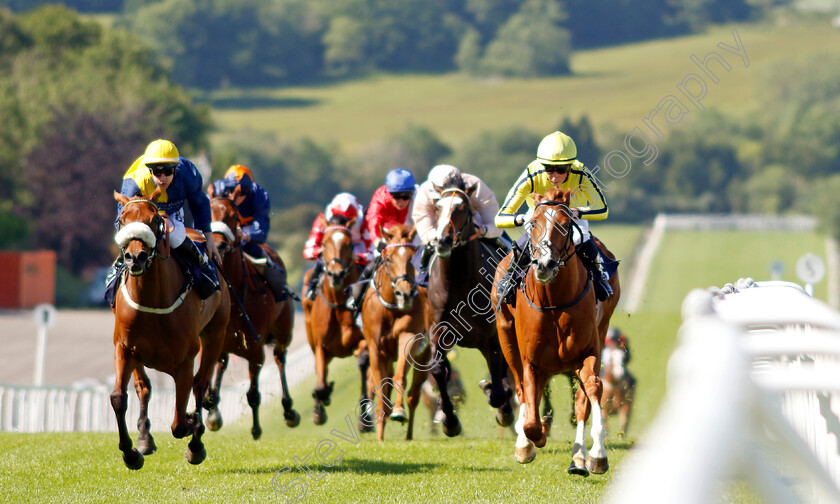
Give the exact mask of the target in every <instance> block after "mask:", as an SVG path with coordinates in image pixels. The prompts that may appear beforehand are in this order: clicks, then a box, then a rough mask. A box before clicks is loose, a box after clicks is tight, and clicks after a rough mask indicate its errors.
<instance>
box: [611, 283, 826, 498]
mask: <svg viewBox="0 0 840 504" xmlns="http://www.w3.org/2000/svg"><path fill="white" fill-rule="evenodd" d="M739 287H740V288H736V287H735V286H732V285H731V284H728V285H727V286H726V287H725V288H724V289H722V290H721V291H716V292H710V291H702V290H696V291H693V292H692V293H690V294H689V296H688V297H687V298H686V300H685V302H684V303H683V317H684V323H683V326H682V327H681V328H680V333H679V345H678V347H677V349H676V350H675V351H674V353H673V355H672V356H671V359H670V361H669V365H668V394H667V396H666V398H665V401H664V403H663V407H662V409H661V410H660V412H659V414H658V416H657V418H656V420H655V421H654V422H653V424H652V426H651V427H650V428H649V429H648V431H647V432H646V433H645V435H644V437H643V438H642V439H641V440H640V442H639V445H638V446H639V448H638V449H637V450H636V451H635V452H634V453H632V454H631V455H629V456H628V458H627V459H626V460H625V462H624V463H623V470H622V471H621V473H620V474H619V475H618V477H617V478H616V481H615V482H614V485H613V486H612V487H611V488H610V490H609V492H608V502H610V503H613V504H621V503H631V502H646V503H671V502H680V503H688V504H693V503H697V504H700V503H708V502H720V501H721V499H720V497H721V493H722V491H723V489H724V488H725V486H726V484H727V483H730V482H732V481H733V480H737V481H744V482H746V483H748V484H749V485H750V486H751V487H752V489H753V490H754V492H755V493H756V494H757V495H758V496H759V497H760V498H761V499H762V501H764V502H771V503H788V502H818V503H823V502H825V503H838V502H840V420H838V417H839V416H840V314H838V313H837V312H836V311H834V310H832V309H831V308H829V307H828V306H827V305H825V304H823V303H822V302H820V301H818V300H815V299H813V298H811V297H810V296H808V295H807V294H805V292H804V290H803V289H802V288H801V287H799V286H797V285H795V284H791V283H787V282H759V283H757V284H753V283H752V281H751V280H749V279H748V280H746V281H741V282H740V286H739Z"/></svg>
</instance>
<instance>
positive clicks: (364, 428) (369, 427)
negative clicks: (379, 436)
mask: <svg viewBox="0 0 840 504" xmlns="http://www.w3.org/2000/svg"><path fill="white" fill-rule="evenodd" d="M358 428H359V432H373V426H372V425H368V424H366V423H364V422H361V421H360V422H359V425H358Z"/></svg>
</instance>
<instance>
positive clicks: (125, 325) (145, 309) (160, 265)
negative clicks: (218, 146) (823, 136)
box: [111, 189, 230, 469]
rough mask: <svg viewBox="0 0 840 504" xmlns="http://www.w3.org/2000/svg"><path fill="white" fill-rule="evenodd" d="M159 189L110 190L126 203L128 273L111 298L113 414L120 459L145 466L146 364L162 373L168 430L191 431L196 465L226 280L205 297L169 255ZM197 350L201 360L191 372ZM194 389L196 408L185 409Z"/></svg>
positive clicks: (148, 444) (201, 454) (122, 234)
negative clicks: (132, 414) (129, 414)
mask: <svg viewBox="0 0 840 504" xmlns="http://www.w3.org/2000/svg"><path fill="white" fill-rule="evenodd" d="M159 194H160V190H159V189H158V190H156V191H155V192H154V193H153V194H152V195H151V196H150V197H148V198H142V197H135V198H131V199H129V198H127V197H126V196H124V195H122V194H119V193H116V192H115V193H114V199H116V200H117V201H118V202H120V203H121V204H122V205H123V209H122V212H121V213H120V216H119V224H120V230H119V232H118V233H117V235H116V237H115V240H116V241H117V243H118V244H119V246H120V250H121V253H122V255H123V259H124V260H125V271H126V273H125V276H124V277H123V279H122V287H121V288H120V289H119V291H118V292H117V295H116V300H115V304H114V315H115V323H114V364H115V367H116V382H115V383H114V391H113V392H112V393H111V406H112V407H113V408H114V413H116V416H117V427H118V428H119V433H120V450H121V451H122V452H123V461H124V462H125V465H126V466H127V467H128V468H129V469H140V468H141V467H143V454H146V455H148V454H150V453H154V452H155V450H156V447H155V443H154V439H153V438H152V436H151V434H149V427H150V425H149V419H148V406H149V399H150V396H151V392H152V389H151V384H150V382H149V377H148V376H147V375H146V372H145V370H144V367H150V368H152V369H157V370H158V371H162V372H164V373H167V374H169V375H170V376H172V378H173V379H174V380H175V419H174V421H173V422H172V435H173V436H175V437H176V438H178V439H180V438H183V437H186V436H188V435H192V440H191V441H190V442H189V444H188V445H187V452H186V457H187V461H189V462H190V463H191V464H200V463H201V462H202V461H203V460H204V458H205V457H206V456H207V452H206V451H205V449H204V445H203V444H202V442H201V436H202V434H203V433H204V424H203V423H202V419H201V400H202V399H203V398H204V395H205V393H206V392H207V387H208V385H209V383H210V375H211V373H212V372H213V363H214V362H216V360H218V358H219V353H220V352H221V350H222V344H223V343H224V335H225V328H226V327H227V325H228V319H229V317H230V298H229V296H228V290H227V288H226V287H225V286H224V284H222V289H221V291H220V292H216V293H215V294H213V295H212V296H211V297H210V298H208V299H206V300H205V301H204V302H202V301H201V300H200V299H199V297H198V294H197V293H196V292H195V290H194V289H191V284H189V283H188V282H187V279H186V276H185V275H184V272H183V271H182V269H181V267H180V266H179V265H178V264H177V263H176V262H175V261H170V260H168V259H170V256H169V242H168V239H167V238H168V234H167V233H166V221H165V218H164V217H163V216H161V215H160V214H159V213H158V209H157V206H156V205H155V204H154V200H156V199H157V196H158V195H159ZM199 350H200V351H201V360H200V364H199V368H198V372H197V373H194V371H193V370H194V364H195V356H196V354H198V352H199ZM132 372H133V373H134V388H135V389H136V391H137V397H138V398H139V399H140V419H139V420H138V423H137V424H138V428H139V430H140V435H139V437H138V439H137V447H138V448H139V451H138V450H136V449H134V448H132V446H131V437H129V435H128V429H127V428H126V424H125V413H126V409H127V408H128V396H127V394H126V388H127V386H128V380H129V374H131V373H132ZM191 388H192V392H193V397H194V399H195V404H196V409H195V412H194V413H191V414H189V415H187V413H186V410H187V402H188V401H189V394H190V389H191Z"/></svg>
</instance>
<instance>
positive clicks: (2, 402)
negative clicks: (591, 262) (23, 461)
mask: <svg viewBox="0 0 840 504" xmlns="http://www.w3.org/2000/svg"><path fill="white" fill-rule="evenodd" d="M267 350H268V349H267ZM266 353H269V352H268V351H267V352H266ZM267 357H268V358H267V359H266V364H265V365H264V366H263V369H262V372H261V373H260V393H261V395H262V404H267V403H268V402H269V401H271V400H272V399H274V398H278V397H280V396H281V395H282V389H281V386H280V373H279V371H278V370H277V366H275V365H274V363H273V358H272V357H271V355H270V353H269V355H268V356H267ZM314 365H315V364H314V358H313V356H312V351H311V350H310V349H309V347H302V348H300V349H298V350H296V351H294V352H291V353H290V354H288V355H287V356H286V379H287V383H288V385H289V387H290V388H293V387H295V386H297V385H298V384H300V383H301V382H302V381H303V380H305V379H306V378H307V377H308V376H309V375H311V374H312V370H313V369H314ZM248 387H249V382H248V381H247V380H244V381H241V382H239V383H237V384H236V385H233V386H223V387H222V391H221V402H220V405H219V410H220V412H221V414H222V418H223V419H224V420H225V422H226V423H228V424H230V423H233V422H234V421H236V420H237V419H238V418H239V417H240V416H241V415H242V414H243V413H248V412H250V407H249V406H248V402H247V400H246V399H245V393H246V392H247V390H248ZM110 395H111V390H107V389H106V387H105V386H101V387H98V388H92V389H91V388H85V389H74V388H58V387H22V386H12V385H2V384H0V431H9V432H74V431H75V432H92V431H93V432H97V431H100V432H101V431H116V430H117V423H116V420H115V417H114V410H113V409H112V408H111V399H110ZM192 408H194V401H193V400H192V396H191V397H190V405H189V406H188V410H191V409H192ZM139 414H140V410H139V402H138V401H137V395H136V394H135V393H134V390H133V387H132V386H130V385H129V387H128V413H127V414H126V422H127V424H128V425H129V428H131V426H133V425H134V424H135V423H136V420H137V417H138V416H139ZM174 415H175V390H174V388H172V387H155V388H154V389H153V390H152V398H151V400H150V401H149V419H150V420H151V423H152V431H154V432H157V431H169V428H170V425H171V424H172V420H173V418H174Z"/></svg>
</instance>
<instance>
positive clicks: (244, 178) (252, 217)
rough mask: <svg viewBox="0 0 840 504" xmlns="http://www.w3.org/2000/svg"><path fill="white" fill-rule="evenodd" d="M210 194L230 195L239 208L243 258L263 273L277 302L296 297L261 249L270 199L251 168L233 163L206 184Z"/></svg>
mask: <svg viewBox="0 0 840 504" xmlns="http://www.w3.org/2000/svg"><path fill="white" fill-rule="evenodd" d="M208 193H209V194H210V196H211V197H213V196H220V197H223V198H228V199H230V200H231V201H232V202H233V204H234V205H235V206H236V211H237V212H239V227H240V229H241V235H242V243H241V245H242V252H244V253H245V258H246V259H248V261H249V262H251V264H253V265H254V266H255V268H256V269H257V271H258V272H259V273H260V275H262V277H263V279H264V280H265V282H266V284H267V285H268V288H269V289H271V293H272V294H274V300H275V301H276V302H280V301H285V300H286V298H288V297H289V296H290V295H291V296H292V297H295V296H294V294H293V293H292V292H291V290H290V289H289V286H288V285H287V283H286V270H285V269H283V268H282V267H280V265H279V264H277V263H275V262H274V261H272V260H271V257H269V255H268V254H267V253H266V252H265V250H263V248H262V246H261V245H263V244H265V243H266V239H267V238H268V232H269V229H270V226H271V224H270V220H269V218H270V217H269V216H270V214H271V200H270V199H269V197H268V192H266V190H265V189H263V188H262V187H260V186H259V185H258V184H257V183H256V182H254V175H253V174H252V173H251V170H250V169H249V168H248V167H246V166H242V165H233V166H231V167H230V168H228V171H227V172H225V176H224V178H221V179H219V180H216V181H215V182H213V185H212V186H210V187H209V188H208Z"/></svg>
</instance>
